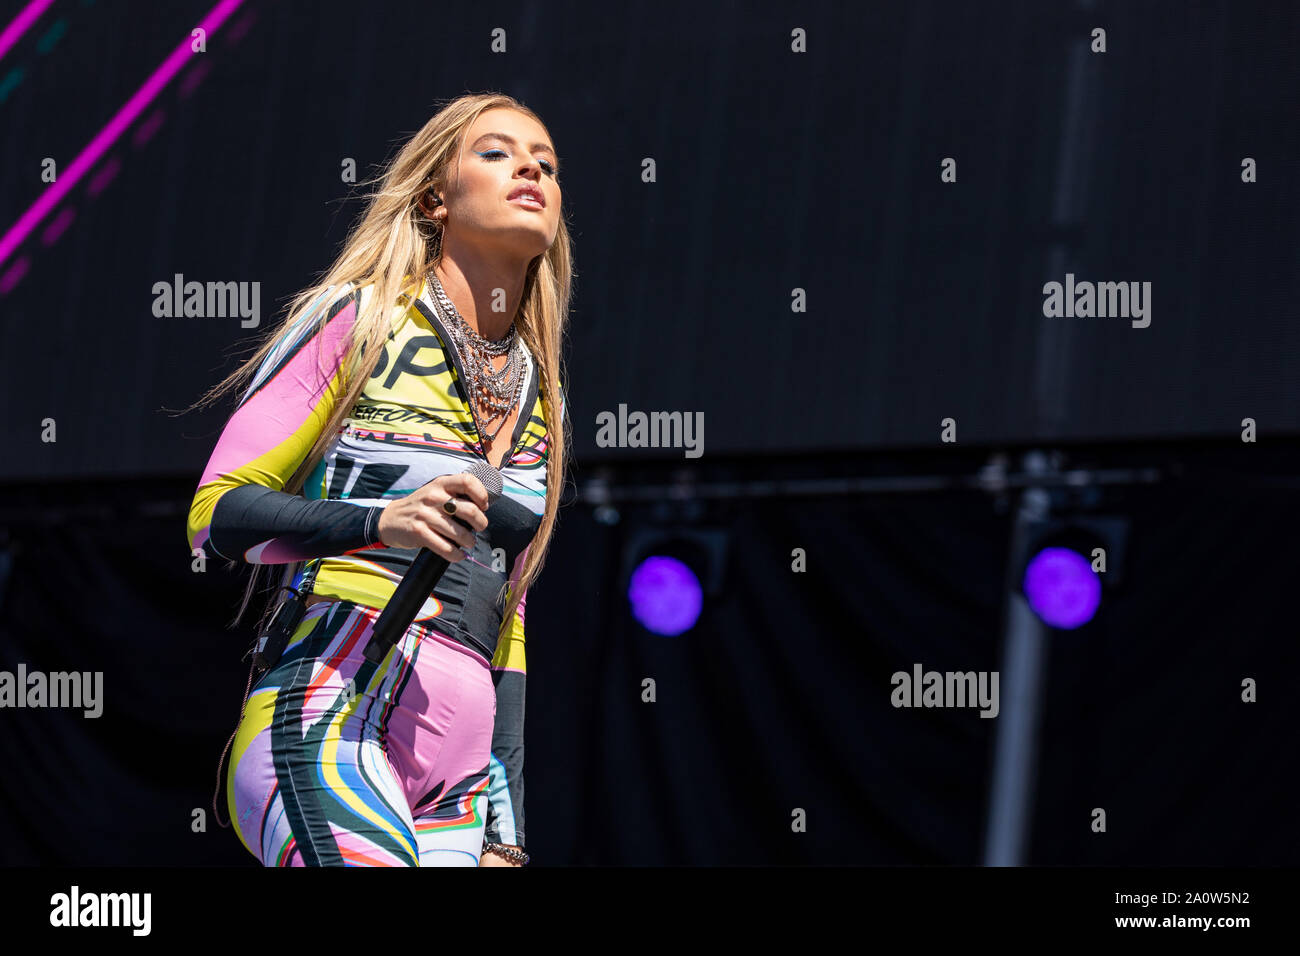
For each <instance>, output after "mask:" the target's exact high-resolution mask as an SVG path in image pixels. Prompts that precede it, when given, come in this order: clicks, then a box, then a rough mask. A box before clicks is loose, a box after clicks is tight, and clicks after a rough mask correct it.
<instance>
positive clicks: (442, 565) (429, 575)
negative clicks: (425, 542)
mask: <svg viewBox="0 0 1300 956" xmlns="http://www.w3.org/2000/svg"><path fill="white" fill-rule="evenodd" d="M465 473H467V474H471V475H473V476H474V477H475V478H477V479H478V480H479V481H481V482H482V483H483V487H484V489H485V490H486V491H487V495H488V507H491V506H492V502H493V501H495V500H496V499H497V498H499V497H500V496H501V491H502V489H503V488H504V484H503V482H502V480H501V472H500V471H498V470H497V469H496V468H493V467H492V466H491V465H489V464H488V463H487V462H483V461H476V462H474V463H473V464H472V465H470V466H469V467H468V468H466V469H465ZM452 520H454V521H460V519H459V518H457V517H455V515H453V516H452ZM460 523H461V524H463V525H465V527H467V528H469V525H468V524H465V522H464V521H460ZM470 530H471V531H472V530H474V529H473V528H470ZM450 564H451V562H450V561H448V560H447V559H446V558H444V557H442V556H441V555H440V554H437V553H436V552H434V551H430V550H429V549H428V548H421V549H420V551H419V553H418V554H416V556H415V560H414V561H412V562H411V567H410V568H409V569H408V570H407V572H406V574H404V575H403V576H402V580H401V581H400V582H399V583H398V585H397V590H395V591H394V592H393V597H392V599H391V600H389V602H388V603H387V604H386V605H385V606H384V609H383V610H382V611H381V612H380V613H379V619H378V620H377V621H375V629H374V631H372V632H371V635H370V641H369V643H367V644H366V650H365V656H366V660H368V661H371V662H372V663H375V664H378V663H380V662H381V661H383V659H384V658H385V657H386V656H387V654H388V651H389V649H390V648H391V647H392V646H393V645H394V644H396V643H397V639H398V638H399V637H401V636H402V635H403V634H405V633H406V629H407V628H408V627H410V626H411V624H412V623H413V622H414V621H415V616H416V615H417V614H419V613H420V608H421V607H422V606H423V605H424V601H425V599H426V598H427V597H428V596H429V594H430V593H431V592H432V591H433V589H434V586H435V585H437V583H438V581H439V580H440V579H441V578H442V575H443V573H444V572H445V571H446V570H447V567H448V566H449V565H450Z"/></svg>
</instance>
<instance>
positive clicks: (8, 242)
mask: <svg viewBox="0 0 1300 956" xmlns="http://www.w3.org/2000/svg"><path fill="white" fill-rule="evenodd" d="M243 2H244V0H220V2H219V3H218V4H217V5H216V6H215V7H213V8H212V9H211V10H209V11H208V15H207V16H206V17H204V18H203V21H202V22H201V23H199V26H200V27H201V28H202V29H203V30H204V32H205V33H206V34H207V35H208V37H209V38H210V37H211V36H212V34H214V33H215V32H216V31H217V28H218V27H220V26H221V24H222V23H224V22H225V21H226V19H227V18H228V17H229V16H230V15H231V14H232V13H234V12H235V11H236V10H237V9H239V6H240V4H242V3H243ZM190 42H191V41H190V38H189V37H188V36H187V37H186V38H185V39H184V40H182V41H181V42H180V45H179V46H177V47H176V49H175V50H173V51H172V52H171V54H170V55H169V56H168V57H167V59H165V60H163V62H162V66H160V67H158V69H156V70H154V72H153V75H152V76H151V77H149V79H147V80H145V81H144V85H143V86H142V87H140V89H138V90H136V92H135V95H134V96H132V97H131V98H130V99H129V100H127V101H126V103H125V105H123V107H122V108H121V109H119V110H118V111H117V115H116V116H114V117H113V118H112V119H111V120H109V121H108V125H107V126H105V127H104V128H103V129H102V130H100V131H99V135H97V136H96V137H95V138H94V139H92V140H91V141H90V143H89V144H88V145H87V146H86V148H85V149H83V150H82V151H81V153H80V154H79V155H78V156H77V158H76V159H74V160H73V161H72V163H71V164H70V165H69V166H68V168H67V169H65V170H63V172H61V173H59V178H58V179H56V180H55V181H54V182H53V183H51V184H50V188H49V189H47V190H45V192H43V193H41V197H40V198H39V199H37V200H36V202H34V203H32V206H31V208H30V209H28V210H27V211H26V212H25V213H23V214H22V215H21V216H20V217H19V218H18V221H17V222H16V223H14V224H13V225H12V226H10V227H9V231H8V232H6V233H5V235H4V238H3V239H0V263H3V262H4V261H5V260H6V259H8V258H9V257H10V256H11V255H13V252H14V250H15V249H17V248H18V247H19V246H20V245H21V244H22V242H23V240H25V239H26V238H27V236H28V235H29V234H30V233H31V231H32V230H33V229H35V228H36V226H37V225H38V224H39V223H40V221H41V220H42V219H44V218H45V217H46V216H47V215H48V214H49V212H50V210H51V209H53V208H54V207H55V206H56V205H58V202H59V200H61V199H62V198H63V197H64V196H65V195H67V193H68V190H70V189H71V188H72V187H73V186H75V185H76V184H77V181H78V180H79V179H81V177H82V176H84V175H85V174H86V172H87V171H88V170H89V169H90V168H91V167H92V166H94V165H95V163H96V162H98V161H99V157H101V156H103V155H104V153H105V152H106V151H107V150H108V149H109V147H111V146H112V145H113V144H114V143H115V142H117V139H118V137H120V136H121V135H122V133H123V132H125V131H126V129H127V127H129V126H130V125H131V124H132V123H134V122H135V120H136V117H138V116H139V115H140V114H141V113H142V112H143V111H144V109H145V107H147V106H148V105H149V104H150V103H151V102H153V99H154V98H155V97H156V96H157V95H158V94H159V93H161V92H162V91H163V88H164V87H166V86H167V84H168V83H170V82H171V79H172V77H174V76H175V75H176V73H177V71H178V70H180V68H181V67H182V66H183V65H184V64H185V61H186V60H187V59H188V58H189V57H191V56H193V55H194V53H193V51H192V50H191V49H190Z"/></svg>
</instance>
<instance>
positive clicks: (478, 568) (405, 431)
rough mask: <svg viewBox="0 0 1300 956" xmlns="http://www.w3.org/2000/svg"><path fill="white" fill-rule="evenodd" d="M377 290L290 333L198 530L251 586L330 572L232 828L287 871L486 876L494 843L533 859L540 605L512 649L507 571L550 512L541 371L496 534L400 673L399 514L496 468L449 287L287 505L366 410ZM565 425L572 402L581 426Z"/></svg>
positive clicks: (479, 538)
mask: <svg viewBox="0 0 1300 956" xmlns="http://www.w3.org/2000/svg"><path fill="white" fill-rule="evenodd" d="M372 290H373V287H372V286H366V287H365V288H362V289H359V290H358V289H356V288H355V287H352V288H348V289H341V290H331V291H330V293H328V294H326V295H325V296H322V297H321V299H319V300H318V301H317V303H316V305H315V307H314V308H313V309H312V310H309V314H307V315H304V316H303V317H302V318H300V319H299V320H298V321H297V322H296V323H295V325H294V327H292V328H290V329H288V330H286V332H285V334H284V335H283V336H282V337H281V339H280V341H279V344H278V346H277V348H276V350H275V351H274V352H273V353H272V354H270V355H269V356H268V357H267V359H266V361H265V362H263V364H262V366H261V367H260V368H259V370H258V372H257V374H256V375H255V377H254V379H253V381H252V383H251V385H250V387H249V389H248V390H247V392H246V393H245V394H244V396H243V398H242V399H241V401H240V403H239V405H238V407H237V409H236V411H235V412H234V414H233V415H232V417H231V419H230V421H229V422H228V424H227V425H226V427H225V430H224V431H223V433H222V435H221V438H220V440H219V441H218V443H217V446H216V449H215V451H214V452H213V454H212V457H211V460H210V461H209V462H208V465H207V468H206V469H205V471H204V473H203V477H202V479H201V481H200V484H199V488H198V491H197V493H196V494H195V497H194V501H193V504H192V506H191V509H190V514H189V521H188V528H187V531H188V537H189V542H190V547H191V549H201V550H202V552H203V553H204V554H206V555H208V556H211V557H218V558H225V559H227V560H232V561H243V562H247V563H251V564H284V565H290V564H297V563H299V562H314V563H315V564H316V566H317V577H316V581H315V586H314V588H313V593H314V594H316V595H325V596H328V597H329V598H330V600H329V601H326V602H324V603H318V604H313V605H312V606H310V607H309V608H308V609H307V612H306V614H305V615H304V616H303V619H302V621H301V622H300V623H299V625H298V627H297V629H296V630H295V633H294V634H293V636H292V638H291V639H290V641H289V644H288V646H287V647H286V649H285V651H284V652H283V654H282V655H281V658H280V660H279V662H278V663H277V664H276V665H275V666H274V667H272V668H271V669H270V670H269V671H267V672H266V673H265V674H263V675H262V677H261V678H260V679H259V681H258V682H257V684H256V685H255V686H254V688H253V690H252V692H251V694H250V696H249V699H248V702H247V704H246V706H245V708H244V715H243V718H242V719H241V721H240V726H239V730H238V733H237V735H236V739H235V746H234V751H233V753H232V755H231V760H230V770H229V774H228V778H227V782H228V789H229V797H228V802H229V807H230V815H231V820H232V821H233V822H234V824H235V827H236V831H237V832H238V834H239V837H240V840H241V841H242V842H243V843H244V845H245V847H247V848H248V850H249V851H250V852H251V853H253V855H254V856H256V857H257V858H258V859H259V860H260V861H261V862H262V863H263V864H264V865H268V866H271V865H308V866H314V865H358V866H370V865H410V866H414V865H425V866H427V865H475V864H477V862H478V859H479V853H480V851H481V848H482V843H483V840H484V837H486V838H487V839H489V840H493V841H497V842H501V843H506V844H513V845H516V846H523V845H524V816H523V794H524V791H523V756H524V746H523V722H524V687H525V673H526V668H525V661H524V612H525V605H526V594H525V595H524V597H523V598H522V599H521V600H520V602H519V606H518V609H517V610H516V612H515V614H514V619H513V621H512V622H511V626H510V628H509V629H508V631H507V632H506V637H505V639H504V640H500V641H499V640H498V633H499V631H500V624H501V622H502V614H503V611H504V608H503V606H502V603H503V602H502V603H498V602H497V601H496V597H497V594H498V591H499V590H500V587H501V585H502V584H503V583H504V582H505V581H506V574H507V569H509V574H510V575H511V577H510V580H511V581H514V580H517V576H518V574H519V573H520V571H521V569H522V567H523V562H524V559H525V558H526V556H527V549H528V547H529V544H530V542H531V540H532V538H533V535H534V534H535V533H536V531H537V529H538V527H539V526H540V523H541V516H542V514H543V513H544V509H545V500H546V494H547V489H546V460H547V449H548V443H549V432H548V430H547V427H546V417H545V403H544V401H543V399H542V396H541V389H540V387H539V374H538V368H537V366H536V363H535V362H534V360H533V358H532V356H531V354H529V353H528V352H527V349H525V358H526V363H527V378H526V381H525V385H524V389H523V401H522V405H521V409H522V411H521V412H520V415H519V419H518V422H517V424H516V426H515V429H514V435H513V438H512V441H511V446H510V447H511V451H510V452H508V453H507V454H506V456H505V457H504V458H503V459H502V463H501V469H500V470H501V473H502V478H503V484H504V490H503V493H502V495H501V496H500V497H499V498H498V499H497V500H496V501H494V502H493V504H492V506H491V508H490V509H489V510H488V512H487V517H488V522H489V525H488V528H487V529H486V530H484V531H481V532H478V533H477V534H476V542H475V547H474V550H473V552H472V554H471V556H470V557H467V558H465V559H464V560H461V561H457V562H455V563H452V564H450V565H449V566H448V568H447V570H446V572H445V573H444V574H443V576H442V578H441V579H440V581H439V582H438V584H437V586H436V588H435V589H434V592H433V594H432V595H430V597H429V598H428V599H427V600H426V602H425V604H424V606H423V608H422V609H421V610H420V612H419V614H418V615H417V617H416V620H415V623H414V624H413V625H412V626H411V627H410V628H409V629H408V630H407V632H406V634H405V635H404V636H403V638H402V639H401V641H399V642H398V645H397V646H396V647H394V648H393V649H392V650H391V651H390V652H389V654H388V656H387V658H386V659H385V660H384V661H383V663H382V664H380V665H374V664H371V663H370V662H368V661H366V660H365V659H364V657H363V656H362V651H363V649H364V647H365V645H366V642H367V641H368V640H369V637H370V632H371V629H372V627H373V624H374V621H375V620H376V619H377V617H378V613H379V609H382V608H383V607H384V605H385V604H386V603H387V601H388V599H389V598H390V597H391V596H392V594H393V591H394V589H395V588H396V586H397V584H398V582H399V581H400V580H401V577H402V575H403V574H404V573H405V571H406V570H407V568H408V567H409V565H410V563H411V561H412V560H413V559H414V557H415V555H416V553H417V552H416V550H415V549H397V548H389V547H387V546H385V545H384V544H383V543H382V542H381V541H380V540H379V534H378V519H379V514H380V513H381V512H382V510H383V508H384V506H385V505H386V504H387V503H388V502H389V501H391V500H393V499H396V498H401V497H405V496H406V495H409V494H410V493H411V492H413V491H415V490H416V489H417V488H419V487H420V486H421V485H424V484H425V483H427V482H429V481H431V480H432V479H434V478H436V477H438V476H440V475H446V474H450V473H455V472H461V471H464V470H465V469H466V467H467V466H468V465H469V464H470V463H471V462H474V461H484V460H486V455H485V454H484V451H483V446H482V444H481V443H480V442H479V440H478V429H477V427H476V425H475V422H474V419H473V415H472V414H471V412H470V408H469V405H468V403H467V395H466V388H465V386H464V384H463V383H464V382H465V381H466V378H465V374H464V370H463V368H462V367H461V364H460V359H459V355H457V353H456V350H455V348H454V347H451V346H449V345H448V343H450V341H451V340H450V338H449V337H448V335H447V332H446V330H445V328H444V327H443V325H442V323H441V320H440V319H439V317H438V315H437V313H436V311H435V309H434V308H433V306H432V303H431V301H430V298H429V293H428V287H427V283H426V284H425V285H424V286H423V287H422V288H421V291H420V295H419V296H418V297H417V298H416V299H414V300H405V302H404V306H405V307H404V308H402V314H401V316H400V318H399V320H398V322H397V324H396V327H395V328H394V330H393V331H392V333H391V334H390V335H389V337H388V340H387V341H386V343H385V349H384V353H383V354H382V355H381V356H380V359H379V361H378V363H377V365H376V367H375V369H374V371H373V373H372V374H371V376H370V378H369V380H368V382H367V383H366V385H365V387H364V389H363V391H362V393H361V395H360V397H359V399H358V400H357V402H356V404H355V405H354V406H353V408H352V410H351V412H350V417H349V419H347V420H346V421H345V423H344V428H343V429H341V430H340V433H339V434H338V436H337V437H336V438H335V440H334V441H333V443H332V444H331V445H330V447H329V448H328V449H327V450H326V454H325V457H324V458H323V459H322V461H321V462H320V464H319V465H318V466H317V467H316V468H315V469H314V470H313V472H312V473H311V474H310V476H309V477H308V479H307V481H306V484H305V485H304V490H303V495H302V496H297V495H289V494H285V493H284V492H283V491H282V490H281V489H282V488H283V487H284V484H285V482H286V481H288V479H289V478H290V477H291V476H292V475H293V473H294V472H295V471H296V470H297V468H298V467H299V466H300V465H301V464H302V462H303V460H304V459H305V458H306V456H307V453H308V452H309V450H310V449H311V447H312V444H313V442H314V441H315V439H316V438H317V436H318V435H319V434H320V430H321V429H322V428H323V427H324V424H325V422H326V421H327V420H328V418H329V415H330V413H331V411H332V410H333V409H334V405H335V402H336V401H337V400H338V399H339V397H340V396H342V395H344V394H346V383H345V376H346V369H345V368H344V366H343V359H344V358H345V356H346V352H347V349H348V347H349V344H350V332H351V329H352V327H353V324H354V323H355V322H356V319H357V316H358V315H359V314H360V309H361V307H362V306H363V304H364V303H365V302H366V297H367V296H369V295H370V294H371V293H372ZM564 404H565V403H564V398H563V390H561V414H564V411H565V408H564ZM305 570H306V565H303V566H301V567H299V568H298V570H297V572H296V573H295V574H294V577H293V581H292V583H293V584H295V585H297V584H298V583H299V582H300V581H301V580H302V578H303V572H304V571H305Z"/></svg>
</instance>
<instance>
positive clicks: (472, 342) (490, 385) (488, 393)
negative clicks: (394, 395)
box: [429, 272, 527, 452]
mask: <svg viewBox="0 0 1300 956" xmlns="http://www.w3.org/2000/svg"><path fill="white" fill-rule="evenodd" d="M429 288H430V290H431V291H432V292H433V303H434V306H435V307H436V308H437V310H438V315H439V317H440V318H441V319H442V320H443V324H444V325H445V326H446V327H447V334H448V335H449V336H451V340H452V344H453V345H454V346H455V347H456V351H457V353H458V354H459V355H460V359H461V363H462V364H463V365H464V366H465V373H466V376H467V377H468V378H469V383H468V385H469V391H470V402H469V406H470V412H471V413H472V414H473V416H474V425H475V427H476V428H477V429H478V433H479V436H480V438H482V437H483V436H484V435H486V437H487V441H489V442H490V441H494V440H495V439H496V437H497V434H498V433H499V432H500V431H501V427H502V426H503V425H505V423H506V418H507V417H508V415H509V413H510V410H511V409H512V408H514V407H515V405H516V404H518V402H519V396H520V394H521V393H522V392H523V388H524V376H525V372H526V371H527V364H526V362H525V361H524V350H523V344H522V342H521V341H520V338H519V333H518V331H517V330H516V329H515V323H513V322H511V323H510V328H509V329H508V330H507V331H506V334H505V337H504V338H502V339H501V340H500V341H499V342H490V341H488V340H487V339H485V338H483V336H481V335H479V334H478V332H476V331H474V329H473V328H472V327H471V326H470V324H469V323H468V322H466V321H465V320H464V319H463V318H461V314H460V313H459V312H457V311H456V307H455V306H454V305H452V302H451V299H450V298H448V296H447V293H446V291H445V290H444V289H443V287H442V283H441V282H440V281H439V280H438V276H437V274H436V273H434V272H430V273H429ZM502 355H506V356H508V358H507V359H506V364H505V365H504V366H502V368H501V370H500V371H497V370H496V369H495V368H493V367H492V359H494V358H499V357H500V356H502ZM476 405H477V406H478V408H476V407H475V406H476ZM480 408H481V409H482V413H483V415H484V416H486V418H485V420H486V421H489V422H490V421H492V420H493V419H495V418H497V417H500V418H501V421H500V422H498V423H497V427H496V428H495V429H494V430H493V431H492V432H491V433H490V434H488V433H487V432H486V431H485V430H484V428H483V425H482V423H481V422H480V421H479V409H480ZM485 452H486V449H485Z"/></svg>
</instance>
